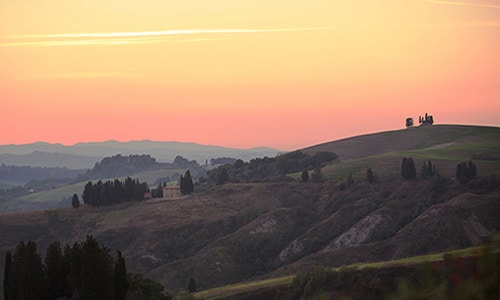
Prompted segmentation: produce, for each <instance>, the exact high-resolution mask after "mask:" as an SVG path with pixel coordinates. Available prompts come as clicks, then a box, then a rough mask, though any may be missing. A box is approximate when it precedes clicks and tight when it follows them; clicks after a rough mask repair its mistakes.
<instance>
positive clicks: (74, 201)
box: [71, 193, 80, 208]
mask: <svg viewBox="0 0 500 300" xmlns="http://www.w3.org/2000/svg"><path fill="white" fill-rule="evenodd" d="M71 206H72V207H73V208H78V207H80V199H78V195H77V194H76V193H75V194H73V197H72V198H71Z"/></svg>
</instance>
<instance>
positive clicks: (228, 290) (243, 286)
mask: <svg viewBox="0 0 500 300" xmlns="http://www.w3.org/2000/svg"><path fill="white" fill-rule="evenodd" d="M479 249H480V247H473V248H467V249H460V250H454V251H447V252H440V253H433V254H428V255H420V256H414V257H408V258H403V259H398V260H390V261H382V262H373V263H357V264H352V265H347V266H342V267H338V268H332V270H334V271H342V270H350V269H359V270H361V269H366V268H384V267H392V266H405V265H418V264H422V263H425V262H433V261H441V260H443V256H444V255H445V254H449V255H452V256H454V257H466V256H471V255H474V254H475V253H477V252H478V251H479ZM497 251H498V249H497ZM295 277H296V276H295V275H289V276H284V277H278V278H270V279H264V280H258V281H250V282H245V283H240V284H232V285H227V286H223V287H218V288H214V289H209V290H205V291H200V292H197V293H195V294H194V296H195V298H196V299H206V300H209V299H210V300H215V299H225V298H228V297H232V296H236V295H241V294H247V293H251V292H252V291H258V290H263V289H276V288H280V287H281V288H287V287H288V286H290V285H291V284H292V282H293V280H294V279H295Z"/></svg>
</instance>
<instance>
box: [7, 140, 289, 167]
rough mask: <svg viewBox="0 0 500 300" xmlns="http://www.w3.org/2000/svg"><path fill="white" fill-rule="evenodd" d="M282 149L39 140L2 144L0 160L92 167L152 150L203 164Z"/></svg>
mask: <svg viewBox="0 0 500 300" xmlns="http://www.w3.org/2000/svg"><path fill="white" fill-rule="evenodd" d="M279 152H281V151H280V150H277V149H272V148H267V147H258V148H251V149H238V148H226V147H222V146H212V145H201V144H196V143H184V142H158V141H150V140H143V141H130V142H118V141H106V142H92V143H78V144H75V145H72V146H65V145H62V144H50V143H45V142H38V143H32V144H23V145H0V164H1V163H4V164H5V165H14V166H20V165H23V166H25V165H29V166H36V167H66V168H70V169H90V168H92V167H93V166H94V164H95V163H96V162H98V161H100V160H101V159H103V158H104V157H107V156H113V155H116V154H121V155H134V154H149V155H151V156H152V157H155V158H156V159H157V160H158V161H159V162H172V161H173V160H174V159H175V157H176V156H177V155H181V156H183V157H186V158H188V159H190V160H196V161H198V163H200V164H203V163H204V162H205V161H207V160H208V161H209V160H210V159H212V158H218V157H231V158H236V159H242V160H250V159H253V158H256V157H263V156H271V157H273V156H276V154H278V153H279Z"/></svg>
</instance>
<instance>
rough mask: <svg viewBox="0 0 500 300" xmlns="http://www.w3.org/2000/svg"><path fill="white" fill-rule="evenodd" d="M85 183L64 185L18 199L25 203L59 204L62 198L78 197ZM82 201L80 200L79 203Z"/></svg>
mask: <svg viewBox="0 0 500 300" xmlns="http://www.w3.org/2000/svg"><path fill="white" fill-rule="evenodd" d="M86 183H87V182H86V181H85V182H79V183H75V184H70V185H65V186H62V187H59V188H55V189H52V190H48V191H41V192H37V193H33V194H28V195H25V196H22V197H20V198H19V199H20V200H22V201H26V202H59V201H61V200H62V199H63V198H68V197H69V198H71V197H72V196H73V194H75V193H76V194H77V195H79V197H81V194H82V192H83V188H84V187H85V184H86ZM81 200H82V199H80V201H81Z"/></svg>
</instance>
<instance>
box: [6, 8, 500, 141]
mask: <svg viewBox="0 0 500 300" xmlns="http://www.w3.org/2000/svg"><path fill="white" fill-rule="evenodd" d="M426 112H428V113H429V114H432V115H434V120H435V122H436V124H477V125H493V126H500V1H495V0H475V1H466V0H460V1H459V0H457V1H454V0H450V1H438V0H436V1H432V0H428V1H425V0H377V1H375V0H366V1H358V0H309V1H296V0H286V1H285V0H273V1H261V0H251V1H250V0H249V1H247V0H242V1H234V0H212V1H205V0H184V1H170V0H140V1H139V0H137V1H136V0H44V1H41V0H16V1H13V0H0V113H1V116H0V144H2V145H3V144H23V143H31V142H36V141H46V142H51V143H62V144H66V145H71V144H74V143H78V142H89V141H105V140H119V141H128V140H144V139H150V140H157V141H183V142H196V143H201V144H212V145H222V146H228V147H239V148H249V147H256V146H271V147H275V148H279V149H282V150H292V149H297V148H302V147H305V146H309V145H313V144H318V143H321V142H326V141H331V140H335V139H339V138H343V137H348V136H352V135H359V134H364V133H370V132H377V131H384V130H393V129H400V128H404V127H405V126H404V124H405V123H404V122H405V119H406V117H410V116H411V117H414V119H416V120H417V123H418V116H419V115H423V114H425V113H426Z"/></svg>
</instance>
